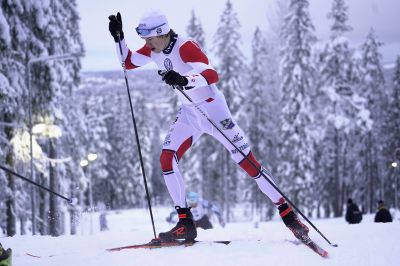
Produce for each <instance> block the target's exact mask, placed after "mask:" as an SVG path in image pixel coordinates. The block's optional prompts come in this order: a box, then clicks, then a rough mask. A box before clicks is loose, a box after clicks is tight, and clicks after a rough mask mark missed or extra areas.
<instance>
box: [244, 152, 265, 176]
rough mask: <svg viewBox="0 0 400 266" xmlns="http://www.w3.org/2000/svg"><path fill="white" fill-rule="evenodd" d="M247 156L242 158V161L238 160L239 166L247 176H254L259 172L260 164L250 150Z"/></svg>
mask: <svg viewBox="0 0 400 266" xmlns="http://www.w3.org/2000/svg"><path fill="white" fill-rule="evenodd" d="M247 158H248V159H246V158H244V159H243V160H242V161H240V162H239V166H240V167H242V168H243V170H245V171H246V173H247V174H248V175H249V176H251V177H255V176H257V175H258V174H259V173H260V169H261V164H260V163H259V162H258V161H257V160H256V158H255V157H254V155H253V153H252V152H251V151H250V152H249V154H248V155H247ZM249 161H250V162H251V163H250V162H249Z"/></svg>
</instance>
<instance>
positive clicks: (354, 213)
mask: <svg viewBox="0 0 400 266" xmlns="http://www.w3.org/2000/svg"><path fill="white" fill-rule="evenodd" d="M361 220H362V214H361V212H360V209H359V208H358V206H357V204H355V203H353V200H352V199H351V198H349V199H348V200H347V211H346V221H347V222H348V223H349V224H358V223H360V222H361Z"/></svg>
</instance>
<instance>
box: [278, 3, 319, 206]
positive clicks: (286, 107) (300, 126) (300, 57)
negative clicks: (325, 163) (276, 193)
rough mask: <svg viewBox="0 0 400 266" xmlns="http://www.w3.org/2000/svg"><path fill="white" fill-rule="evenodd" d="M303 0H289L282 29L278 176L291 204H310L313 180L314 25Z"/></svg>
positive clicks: (307, 4)
mask: <svg viewBox="0 0 400 266" xmlns="http://www.w3.org/2000/svg"><path fill="white" fill-rule="evenodd" d="M308 6H309V3H308V1H307V0H292V1H291V2H290V5H289V13H288V16H287V17H286V19H285V25H284V28H283V30H282V34H283V37H284V39H285V41H286V42H285V45H284V46H283V47H282V62H281V76H282V83H281V89H282V95H283V98H282V106H283V108H282V126H281V132H282V143H281V145H280V149H279V152H280V162H281V164H280V166H279V176H280V177H282V189H284V190H286V191H287V192H290V193H289V195H291V197H292V198H293V201H294V202H295V203H301V205H303V207H307V205H309V204H310V195H311V193H314V192H313V191H312V184H313V182H314V178H313V174H314V136H313V132H312V130H311V129H312V128H311V127H310V125H311V123H312V122H313V117H312V113H313V112H312V110H311V107H312V106H311V98H310V97H311V95H313V94H314V92H313V85H314V84H313V79H314V68H313V66H312V64H311V61H310V59H311V45H312V44H313V43H314V42H315V39H316V38H315V36H314V33H313V30H314V27H313V25H312V22H311V20H310V15H309V12H308Z"/></svg>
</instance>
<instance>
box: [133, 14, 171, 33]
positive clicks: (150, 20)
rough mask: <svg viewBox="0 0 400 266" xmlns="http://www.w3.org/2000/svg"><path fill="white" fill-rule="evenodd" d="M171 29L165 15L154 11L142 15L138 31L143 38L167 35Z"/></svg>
mask: <svg viewBox="0 0 400 266" xmlns="http://www.w3.org/2000/svg"><path fill="white" fill-rule="evenodd" d="M169 31H170V27H169V25H168V20H167V18H166V17H165V15H164V14H163V13H161V12H158V11H152V12H149V13H146V14H145V15H143V16H142V18H141V19H140V21H139V25H138V26H137V27H136V32H137V34H139V36H140V37H142V38H148V37H154V36H161V35H165V34H167V33H168V32H169Z"/></svg>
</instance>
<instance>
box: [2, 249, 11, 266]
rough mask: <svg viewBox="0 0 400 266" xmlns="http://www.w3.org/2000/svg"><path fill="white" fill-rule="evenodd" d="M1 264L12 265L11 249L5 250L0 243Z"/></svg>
mask: <svg viewBox="0 0 400 266" xmlns="http://www.w3.org/2000/svg"><path fill="white" fill-rule="evenodd" d="M0 266H11V249H10V248H9V249H7V250H4V249H3V247H2V246H1V244H0Z"/></svg>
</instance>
